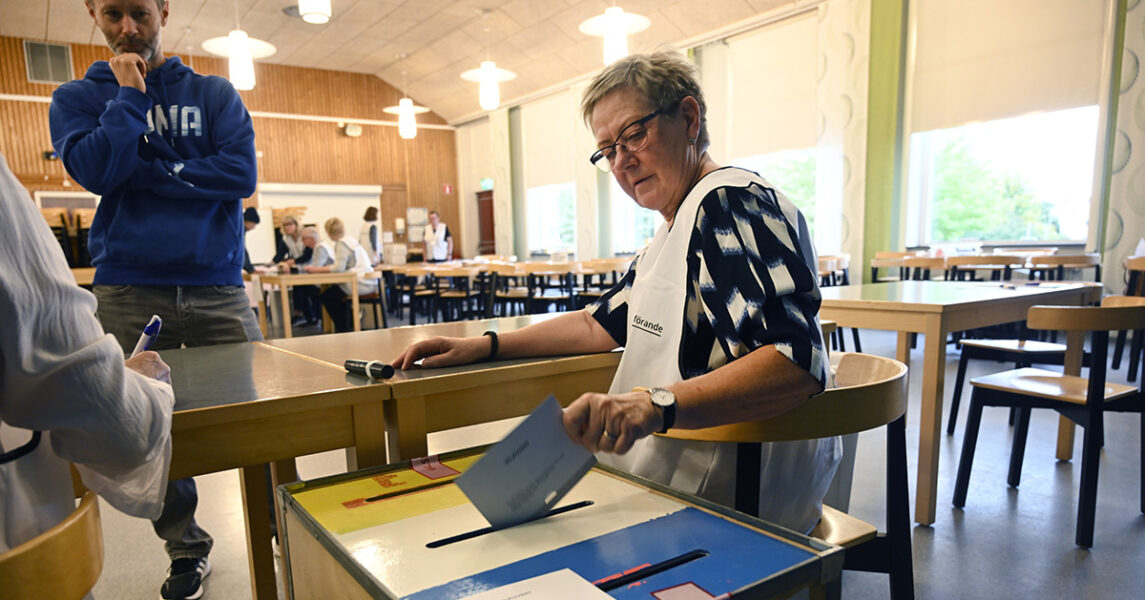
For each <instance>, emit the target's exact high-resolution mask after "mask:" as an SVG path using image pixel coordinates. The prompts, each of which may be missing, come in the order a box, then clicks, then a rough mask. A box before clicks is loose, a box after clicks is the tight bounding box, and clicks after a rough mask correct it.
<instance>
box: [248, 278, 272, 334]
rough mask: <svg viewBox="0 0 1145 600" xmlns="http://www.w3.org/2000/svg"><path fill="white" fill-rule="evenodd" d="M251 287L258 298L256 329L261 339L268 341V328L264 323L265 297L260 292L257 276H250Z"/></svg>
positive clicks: (260, 284) (260, 287)
mask: <svg viewBox="0 0 1145 600" xmlns="http://www.w3.org/2000/svg"><path fill="white" fill-rule="evenodd" d="M250 283H251V286H252V287H254V292H255V295H257V296H258V328H259V329H260V330H261V331H262V338H263V339H264V340H265V339H270V326H269V324H268V323H267V321H266V296H265V295H264V294H263V290H262V280H261V279H259V276H258V275H251V277H250Z"/></svg>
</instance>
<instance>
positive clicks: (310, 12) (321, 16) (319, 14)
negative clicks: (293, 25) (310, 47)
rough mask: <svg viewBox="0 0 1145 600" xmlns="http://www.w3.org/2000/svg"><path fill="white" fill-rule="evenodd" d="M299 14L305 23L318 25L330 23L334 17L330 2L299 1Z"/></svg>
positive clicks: (328, 0)
mask: <svg viewBox="0 0 1145 600" xmlns="http://www.w3.org/2000/svg"><path fill="white" fill-rule="evenodd" d="M298 14H299V15H300V16H301V17H302V20H303V21H306V22H307V23H314V24H316V25H321V24H323V23H327V22H329V21H330V17H331V16H333V13H332V12H331V10H330V0H298Z"/></svg>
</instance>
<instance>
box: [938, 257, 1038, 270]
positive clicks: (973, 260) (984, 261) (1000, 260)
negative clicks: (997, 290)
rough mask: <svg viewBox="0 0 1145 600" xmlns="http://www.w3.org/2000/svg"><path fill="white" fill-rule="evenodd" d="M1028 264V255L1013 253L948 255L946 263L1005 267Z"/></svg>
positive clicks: (956, 265)
mask: <svg viewBox="0 0 1145 600" xmlns="http://www.w3.org/2000/svg"><path fill="white" fill-rule="evenodd" d="M1024 264H1026V257H1024V256H1017V255H1012V254H973V255H966V256H948V257H947V258H946V265H947V266H950V267H1005V266H1021V265H1024Z"/></svg>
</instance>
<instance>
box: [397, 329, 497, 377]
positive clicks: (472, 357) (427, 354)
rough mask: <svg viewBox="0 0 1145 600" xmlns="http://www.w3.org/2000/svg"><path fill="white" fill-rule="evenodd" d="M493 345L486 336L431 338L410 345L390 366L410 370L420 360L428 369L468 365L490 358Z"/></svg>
mask: <svg viewBox="0 0 1145 600" xmlns="http://www.w3.org/2000/svg"><path fill="white" fill-rule="evenodd" d="M491 344H492V341H491V340H490V338H489V336H484V335H483V336H481V337H476V338H448V337H434V338H429V339H428V340H422V341H420V342H415V343H413V344H410V346H409V347H408V348H406V349H405V350H404V351H402V353H401V354H399V355H398V357H397V358H395V359H394V360H393V361H392V362H390V365H391V366H393V367H394V368H395V369H410V368H413V367H414V366H415V365H414V363H415V362H416V361H418V360H421V361H422V363H421V366H422V367H425V368H427V369H431V368H437V367H451V366H454V365H467V364H469V363H474V362H477V361H479V360H482V359H484V358H485V357H487V356H489V348H490V345H491ZM423 359H424V360H423Z"/></svg>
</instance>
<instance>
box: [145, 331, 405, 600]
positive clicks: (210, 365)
mask: <svg viewBox="0 0 1145 600" xmlns="http://www.w3.org/2000/svg"><path fill="white" fill-rule="evenodd" d="M160 355H161V356H162V357H163V360H164V361H166V362H167V364H169V365H170V366H171V377H172V383H173V385H174V389H175V414H174V418H173V419H172V423H171V437H172V446H173V456H172V460H171V470H170V478H171V479H172V480H174V479H179V478H183V477H191V476H194V475H202V474H205V473H214V472H218V471H224V470H228V469H235V468H238V469H239V470H240V477H241V487H242V494H243V504H244V506H245V509H246V528H247V552H248V557H249V561H250V570H251V588H252V593H253V596H254V598H256V599H267V598H277V588H276V585H275V575H274V555H273V552H272V550H271V543H270V517H269V514H270V510H269V507H268V505H267V498H266V489H265V485H266V484H265V471H264V465H265V464H267V463H272V467H273V468H272V472H273V474H274V475H275V478H276V479H278V480H281V481H283V482H287V481H294V480H296V479H297V475H296V473H295V471H294V462H293V458H294V457H297V456H303V455H307V454H313V453H315V452H324V451H327V450H335V449H338V448H352V449H353V450H352V454H353V457H354V459H355V462H356V464H357V465H358V466H368V465H382V464H385V462H386V461H385V456H386V449H385V444H384V442H383V439H384V436H383V432H384V426H383V421H382V410H381V409H382V404H381V399H382V398H383V397H384V396H385V395H386V393H387V390H386V389H385V388H384V387H382V386H379V385H373V384H370V383H369V382H368V381H367V380H366V379H365V378H361V377H357V376H353V375H347V374H346V372H345V370H343V369H341V368H338V369H334V368H331V366H330V365H327V364H324V363H321V362H319V361H314V360H309V359H306V358H302V357H298V356H292V355H290V354H288V353H285V352H279V351H276V350H273V349H270V348H267V347H264V346H262V345H260V344H257V343H241V344H223V345H217V346H204V347H197V348H185V349H181V350H165V351H162V352H160Z"/></svg>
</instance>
